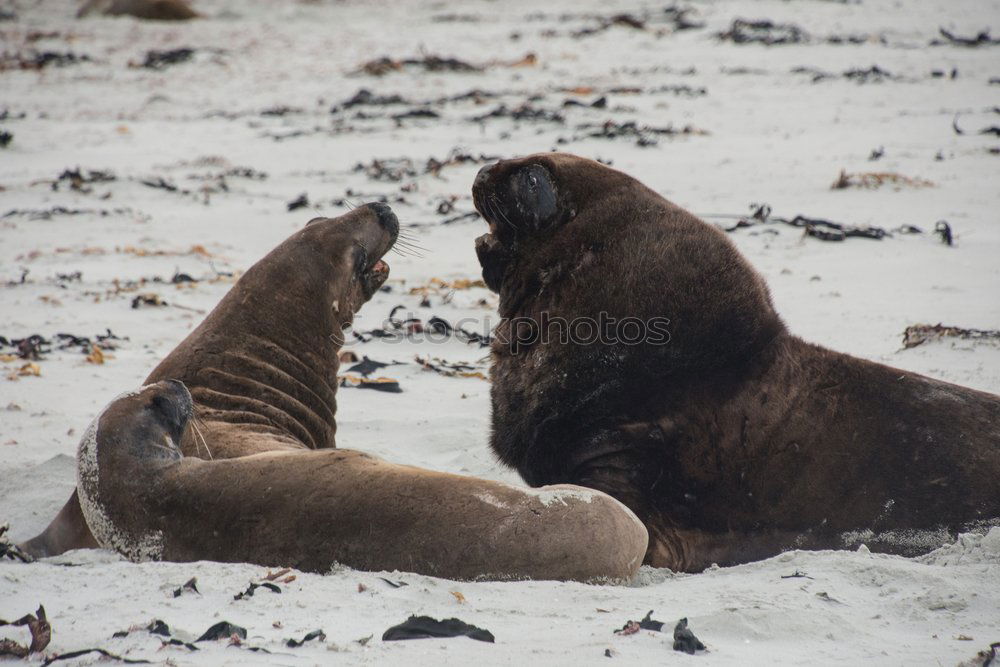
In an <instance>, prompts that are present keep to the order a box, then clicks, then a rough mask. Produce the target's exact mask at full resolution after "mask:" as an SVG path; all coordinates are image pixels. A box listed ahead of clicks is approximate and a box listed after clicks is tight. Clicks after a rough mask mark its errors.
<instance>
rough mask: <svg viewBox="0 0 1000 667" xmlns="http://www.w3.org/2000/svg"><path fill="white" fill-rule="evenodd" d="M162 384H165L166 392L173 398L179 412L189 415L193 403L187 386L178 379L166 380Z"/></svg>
mask: <svg viewBox="0 0 1000 667" xmlns="http://www.w3.org/2000/svg"><path fill="white" fill-rule="evenodd" d="M164 384H165V385H166V387H165V388H166V391H167V393H168V394H169V395H170V397H171V398H172V399H173V403H174V405H176V406H177V408H178V410H179V411H180V413H181V414H182V415H184V416H185V417H190V416H191V412H192V410H193V408H194V403H193V401H192V399H191V392H190V391H188V388H187V386H185V384H184V383H183V382H181V381H180V380H166V381H165V382H164Z"/></svg>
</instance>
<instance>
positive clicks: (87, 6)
mask: <svg viewBox="0 0 1000 667" xmlns="http://www.w3.org/2000/svg"><path fill="white" fill-rule="evenodd" d="M90 14H104V15H106V16H135V17H136V18H140V19H150V20H154V21H186V20H188V19H193V18H197V17H198V16H199V14H198V12H196V11H194V10H193V9H191V7H190V6H189V5H188V3H187V2H186V1H185V0H87V1H86V2H85V3H84V4H83V6H81V7H80V9H79V10H78V11H77V13H76V17H77V18H83V17H85V16H89V15H90Z"/></svg>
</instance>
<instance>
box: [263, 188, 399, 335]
mask: <svg viewBox="0 0 1000 667" xmlns="http://www.w3.org/2000/svg"><path fill="white" fill-rule="evenodd" d="M398 236H399V220H398V219H397V218H396V214H395V213H393V212H392V209H391V208H389V206H388V205H387V204H382V203H379V202H375V203H370V204H365V205H363V206H359V207H357V208H355V209H354V210H352V211H350V212H349V213H347V214H345V215H342V216H340V217H337V218H313V219H312V220H310V221H309V222H308V223H307V224H306V226H305V228H304V229H303V230H302V231H301V232H300V233H299V234H297V235H295V236H293V237H292V238H290V239H289V240H288V241H286V244H293V245H298V246H302V253H305V254H307V255H311V256H314V253H315V252H319V253H320V255H319V256H320V257H324V256H325V258H326V260H327V261H325V262H323V261H321V262H318V264H319V267H320V268H321V269H325V270H326V271H325V283H326V290H325V291H326V293H327V294H329V295H330V299H331V306H334V310H335V311H337V312H338V313H339V314H340V315H341V318H342V319H343V320H344V321H347V322H349V321H350V319H351V318H353V316H354V314H355V313H356V312H357V311H358V309H359V308H361V306H362V305H364V304H365V303H366V302H367V301H368V300H369V299H371V298H372V295H373V294H375V292H377V291H378V289H379V288H380V287H381V286H382V285H383V284H384V283H385V281H386V279H387V278H388V277H389V265H388V264H386V263H385V261H383V260H382V257H383V255H385V254H386V253H387V252H388V251H389V249H390V248H392V246H393V244H395V242H396V238H397V237H398ZM282 245H284V244H282ZM280 248H281V246H279V249H280ZM272 254H273V253H272ZM297 254H301V253H296V255H297ZM286 256H288V253H286ZM292 256H293V257H294V256H295V255H292ZM300 259H305V258H300ZM293 263H294V260H293ZM296 269H297V270H303V269H305V267H304V266H303V265H302V264H298V265H297V266H296ZM306 293H307V294H309V295H310V296H315V295H316V292H315V290H311V289H310V290H307V292H306ZM341 318H338V319H341Z"/></svg>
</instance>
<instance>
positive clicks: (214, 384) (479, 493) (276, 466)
mask: <svg viewBox="0 0 1000 667" xmlns="http://www.w3.org/2000/svg"><path fill="white" fill-rule="evenodd" d="M397 233H398V221H397V220H396V217H395V215H394V214H393V213H392V211H391V210H390V209H389V207H388V206H385V205H384V204H368V205H365V206H362V207H359V208H357V209H355V210H354V211H352V212H351V213H348V214H347V215H345V216H342V217H340V218H337V219H328V218H317V219H315V220H313V221H311V222H310V223H309V224H308V225H307V226H306V227H305V228H304V229H302V230H301V231H299V232H297V233H296V234H294V235H293V236H292V237H290V238H289V239H288V240H286V241H285V242H284V243H282V244H281V245H279V246H278V247H277V248H276V249H275V250H273V251H272V252H271V253H270V254H268V255H267V256H266V257H264V259H262V260H260V261H259V262H258V263H257V264H255V265H254V266H253V267H251V268H250V269H249V270H248V271H247V272H246V274H244V275H243V276H242V277H241V278H240V280H239V281H238V282H237V284H236V285H235V286H234V287H233V289H232V290H231V291H230V292H229V293H228V294H227V295H226V296H225V297H224V298H223V299H222V301H221V302H220V303H219V305H218V306H217V307H216V308H215V310H213V311H212V313H210V314H209V315H208V317H206V319H205V321H204V322H203V323H202V324H201V325H200V326H199V327H198V328H197V329H195V330H194V331H193V332H192V333H191V334H190V335H189V336H188V337H187V338H186V339H185V340H184V341H183V342H182V343H181V344H180V345H179V346H178V347H177V348H176V349H175V350H174V351H173V352H172V353H171V354H170V355H169V356H168V357H167V358H166V359H164V360H163V362H162V363H161V364H160V365H159V366H157V368H156V369H155V370H154V371H153V372H152V374H151V375H150V377H149V379H148V380H147V382H148V384H147V385H146V386H145V387H143V388H142V389H140V390H139V391H137V392H133V393H131V394H126V395H124V396H122V397H121V398H119V399H117V400H115V401H114V402H112V403H111V404H110V405H109V406H108V407H107V408H106V409H105V410H104V411H103V412H102V413H101V415H99V416H98V418H97V419H96V420H95V421H94V423H93V424H92V425H91V427H90V428H89V429H88V430H87V433H86V435H85V436H84V437H83V439H82V440H81V444H80V450H79V455H78V484H77V491H78V499H73V500H71V502H70V503H69V504H68V506H67V508H65V509H64V512H63V513H61V514H60V517H58V518H57V521H56V522H54V524H53V526H50V528H49V529H47V531H46V533H43V534H42V535H41V536H39V537H38V538H35V540H32V541H31V542H29V543H27V544H26V545H24V548H25V549H26V550H27V551H29V552H34V553H36V554H39V555H45V554H50V553H54V552H56V551H57V550H60V549H65V548H71V547H73V546H87V545H86V544H79V543H77V544H74V543H73V540H74V539H76V540H78V541H79V538H80V535H81V530H80V526H79V514H81V513H82V517H83V518H84V520H85V521H86V524H87V525H88V526H89V527H90V529H91V532H92V537H91V538H90V539H93V538H96V543H97V544H100V545H101V546H105V547H108V548H113V549H115V550H117V551H119V552H121V553H123V554H125V555H126V556H128V557H129V558H132V559H136V560H143V559H166V560H177V561H187V560H198V559H208V560H217V561H226V562H254V563H260V564H263V565H287V566H292V567H297V568H300V569H304V570H311V571H319V572H322V571H326V570H329V568H330V567H331V566H332V565H334V564H335V563H340V564H343V565H347V566H351V567H356V568H361V569H374V570H383V569H384V570H393V569H400V570H410V571H414V572H420V573H423V574H431V575H436V576H443V577H450V578H477V577H484V578H536V579H538V578H551V579H575V580H594V579H623V578H626V577H628V576H630V575H631V574H632V573H634V572H635V570H636V569H637V568H638V567H639V565H640V563H641V561H642V555H643V554H644V553H645V549H646V531H645V528H644V527H643V526H642V524H641V523H640V522H639V521H638V519H636V518H635V516H634V515H633V514H632V513H631V512H630V511H629V510H628V509H626V508H625V507H624V506H623V505H621V504H620V503H619V502H618V501H616V500H614V499H613V498H611V497H610V496H607V495H605V494H602V493H598V492H595V491H593V490H590V489H583V488H578V487H556V488H552V489H543V490H540V491H539V490H534V489H524V488H518V487H514V486H510V485H506V484H501V483H498V482H490V481H486V480H480V479H476V478H471V477H462V476H458V475H449V474H445V473H438V472H433V471H429V470H422V469H419V468H413V467H408V466H400V465H394V464H392V463H388V462H386V461H384V460H381V459H379V458H377V457H374V456H371V455H368V454H365V453H363V452H358V451H350V450H341V449H334V446H335V444H334V440H335V422H334V413H335V391H336V386H337V368H338V357H337V352H338V350H339V347H340V344H341V342H342V341H341V339H340V336H341V334H342V332H343V329H344V327H345V325H347V324H349V323H350V322H351V320H352V319H353V316H354V314H355V313H356V312H357V310H358V309H359V308H360V307H361V306H362V305H363V304H364V303H365V302H366V301H367V300H368V299H369V298H370V297H371V296H372V294H373V293H374V292H375V290H377V289H378V288H379V287H380V286H381V285H382V283H383V282H384V281H385V279H386V277H387V275H388V267H387V265H386V264H385V262H383V261H382V260H381V259H380V258H381V257H382V255H384V254H385V252H387V251H388V250H389V248H390V247H391V246H392V244H393V243H394V241H395V239H396V235H397ZM81 509H82V512H80V510H81ZM594 526H600V527H601V529H600V530H599V531H593V527H594ZM592 531H593V533H594V534H592Z"/></svg>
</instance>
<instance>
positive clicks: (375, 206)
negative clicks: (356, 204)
mask: <svg viewBox="0 0 1000 667" xmlns="http://www.w3.org/2000/svg"><path fill="white" fill-rule="evenodd" d="M365 206H367V207H368V208H370V209H371V210H372V212H373V213H374V214H375V216H376V218H377V219H378V223H379V224H380V225H382V227H384V228H385V230H386V231H387V232H389V233H390V234H392V236H393V238H395V237H396V235H397V234H399V218H397V217H396V214H395V213H393V212H392V209H391V208H389V205H388V204H383V203H382V202H372V203H370V204H365Z"/></svg>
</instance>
